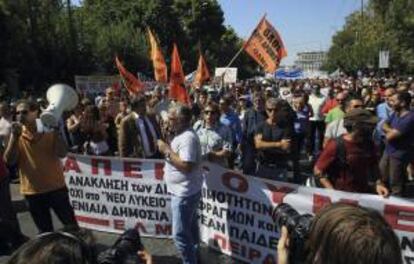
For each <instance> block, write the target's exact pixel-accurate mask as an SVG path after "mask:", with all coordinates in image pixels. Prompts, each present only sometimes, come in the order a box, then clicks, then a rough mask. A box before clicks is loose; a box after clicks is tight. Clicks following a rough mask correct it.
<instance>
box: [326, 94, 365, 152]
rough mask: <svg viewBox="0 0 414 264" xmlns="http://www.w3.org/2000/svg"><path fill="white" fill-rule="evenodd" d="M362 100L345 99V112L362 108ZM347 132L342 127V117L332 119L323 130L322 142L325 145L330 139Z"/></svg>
mask: <svg viewBox="0 0 414 264" xmlns="http://www.w3.org/2000/svg"><path fill="white" fill-rule="evenodd" d="M363 107H364V102H363V101H362V99H360V98H353V99H350V100H347V101H346V106H345V113H349V112H350V111H351V110H353V109H358V108H363ZM346 133H348V131H347V130H346V128H345V127H344V119H343V118H340V119H338V120H335V121H332V122H331V123H329V124H328V126H327V127H326V131H325V138H324V142H323V146H324V147H325V145H326V143H327V142H328V141H329V140H330V139H335V138H337V137H340V136H342V135H344V134H346Z"/></svg>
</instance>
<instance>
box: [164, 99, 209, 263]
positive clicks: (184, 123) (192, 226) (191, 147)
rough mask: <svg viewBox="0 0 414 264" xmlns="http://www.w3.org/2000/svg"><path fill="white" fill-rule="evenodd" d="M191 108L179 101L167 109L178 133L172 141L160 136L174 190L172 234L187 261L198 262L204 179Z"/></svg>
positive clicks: (166, 166) (172, 196) (166, 176)
mask: <svg viewBox="0 0 414 264" xmlns="http://www.w3.org/2000/svg"><path fill="white" fill-rule="evenodd" d="M191 118H192V111H191V109H189V108H188V107H186V106H181V105H176V106H174V107H173V108H170V110H169V111H168V119H169V122H170V127H171V128H173V130H174V133H175V137H174V138H173V140H172V142H171V144H170V145H168V144H167V143H166V142H164V141H162V140H158V148H159V150H160V152H161V153H162V154H163V155H164V156H165V160H166V163H165V167H164V175H165V180H166V183H167V188H168V191H169V192H170V193H171V209H172V222H173V227H172V229H173V230H172V236H173V239H174V242H175V245H176V247H177V249H178V251H179V252H180V254H181V257H182V259H183V263H184V264H194V263H197V248H198V244H199V229H198V219H197V207H198V203H199V201H200V198H201V186H202V182H203V178H202V173H201V166H200V163H201V145H200V140H199V138H198V136H197V134H196V133H195V132H194V130H193V129H192V128H191Z"/></svg>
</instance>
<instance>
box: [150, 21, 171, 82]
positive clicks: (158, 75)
mask: <svg viewBox="0 0 414 264" xmlns="http://www.w3.org/2000/svg"><path fill="white" fill-rule="evenodd" d="M147 30H148V36H149V41H150V45H151V60H152V65H153V67H154V77H155V80H156V81H157V82H162V83H166V82H167V81H168V77H167V65H166V64H165V60H164V56H163V55H162V52H161V49H160V47H159V46H158V42H157V40H156V39H155V36H154V34H152V32H151V29H149V28H147Z"/></svg>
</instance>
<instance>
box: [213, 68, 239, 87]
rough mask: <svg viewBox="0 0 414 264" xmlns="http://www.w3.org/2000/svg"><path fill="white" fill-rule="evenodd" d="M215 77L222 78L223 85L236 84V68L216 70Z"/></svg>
mask: <svg viewBox="0 0 414 264" xmlns="http://www.w3.org/2000/svg"><path fill="white" fill-rule="evenodd" d="M214 75H215V77H218V78H220V81H221V79H222V78H223V81H224V83H235V82H237V68H224V67H223V68H216V71H215V73H214Z"/></svg>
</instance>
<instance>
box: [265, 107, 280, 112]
mask: <svg viewBox="0 0 414 264" xmlns="http://www.w3.org/2000/svg"><path fill="white" fill-rule="evenodd" d="M266 110H267V111H268V112H276V111H277V109H276V108H266Z"/></svg>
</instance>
